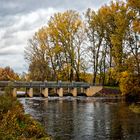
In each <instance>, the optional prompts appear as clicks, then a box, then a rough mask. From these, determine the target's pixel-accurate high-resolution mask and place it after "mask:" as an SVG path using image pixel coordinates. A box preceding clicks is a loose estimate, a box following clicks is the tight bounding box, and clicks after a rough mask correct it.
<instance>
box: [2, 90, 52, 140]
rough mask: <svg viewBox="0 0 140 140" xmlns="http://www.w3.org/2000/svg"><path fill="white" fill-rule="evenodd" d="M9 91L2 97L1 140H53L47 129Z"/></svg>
mask: <svg viewBox="0 0 140 140" xmlns="http://www.w3.org/2000/svg"><path fill="white" fill-rule="evenodd" d="M9 91H10V90H9V89H8V90H6V93H5V94H4V95H1V96H0V140H36V139H40V140H51V138H50V137H49V136H48V135H47V134H46V132H45V129H44V128H43V127H42V126H41V124H40V123H38V122H37V121H36V120H34V119H33V118H31V116H30V115H25V113H24V109H23V106H22V105H21V103H19V101H18V100H17V99H16V98H13V97H12V96H11V95H10V93H9Z"/></svg>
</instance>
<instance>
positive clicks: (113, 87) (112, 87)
mask: <svg viewBox="0 0 140 140" xmlns="http://www.w3.org/2000/svg"><path fill="white" fill-rule="evenodd" d="M104 88H108V89H117V90H119V89H120V88H119V87H116V86H104Z"/></svg>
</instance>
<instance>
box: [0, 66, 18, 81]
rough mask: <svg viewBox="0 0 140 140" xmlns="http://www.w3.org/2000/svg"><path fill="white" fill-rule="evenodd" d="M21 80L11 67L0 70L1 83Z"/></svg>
mask: <svg viewBox="0 0 140 140" xmlns="http://www.w3.org/2000/svg"><path fill="white" fill-rule="evenodd" d="M15 80H19V75H18V74H17V73H15V72H14V71H13V69H11V68H10V67H9V66H7V67H5V68H0V81H15Z"/></svg>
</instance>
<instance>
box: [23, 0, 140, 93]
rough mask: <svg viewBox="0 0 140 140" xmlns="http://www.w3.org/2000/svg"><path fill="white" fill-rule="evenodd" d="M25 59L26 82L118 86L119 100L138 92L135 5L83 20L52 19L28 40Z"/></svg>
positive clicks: (139, 10)
mask: <svg viewBox="0 0 140 140" xmlns="http://www.w3.org/2000/svg"><path fill="white" fill-rule="evenodd" d="M25 59H26V60H27V61H28V63H29V79H31V80H42V81H44V80H56V81H58V80H64V81H73V80H75V81H88V82H89V81H90V80H89V79H91V78H92V81H90V82H92V83H93V84H96V83H102V84H103V85H118V84H120V88H121V89H122V92H123V93H124V94H126V93H127V92H130V91H131V92H140V89H139V86H140V2H139V0H128V1H127V2H126V3H125V2H123V1H117V2H111V3H110V4H109V5H104V6H102V7H101V8H100V9H98V11H94V10H92V9H87V11H86V12H85V13H84V16H81V15H80V14H79V13H78V12H76V11H73V10H68V11H66V12H63V13H56V14H54V15H53V16H52V17H51V18H50V19H49V21H48V24H47V25H46V26H44V27H42V28H41V29H39V30H38V32H36V33H35V34H34V36H33V37H32V38H31V39H30V40H29V42H28V46H27V47H26V49H25ZM89 72H90V73H89ZM91 72H92V74H91ZM126 87H127V88H129V91H128V90H127V89H126Z"/></svg>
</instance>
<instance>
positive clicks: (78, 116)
mask: <svg viewBox="0 0 140 140" xmlns="http://www.w3.org/2000/svg"><path fill="white" fill-rule="evenodd" d="M20 101H21V102H22V103H23V105H24V108H25V112H26V113H29V114H31V115H32V116H33V117H34V118H35V119H37V120H38V121H40V122H41V123H42V124H43V126H45V129H46V132H47V133H49V134H50V135H52V137H53V139H54V140H140V115H139V114H135V113H133V112H132V111H131V110H130V109H129V107H128V105H127V104H126V103H125V102H123V101H121V100H116V99H104V98H93V97H77V98H74V97H63V98H59V97H50V98H21V99H20Z"/></svg>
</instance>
